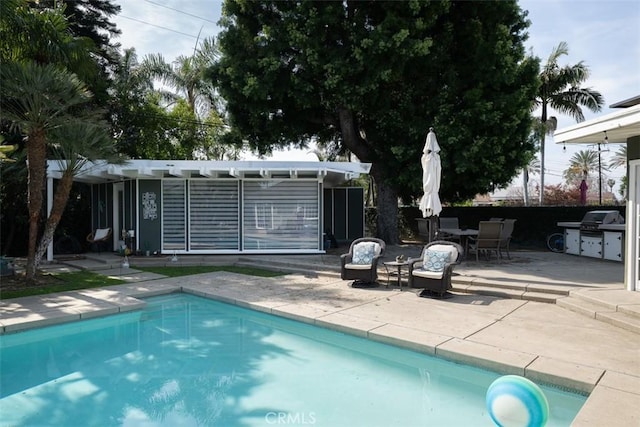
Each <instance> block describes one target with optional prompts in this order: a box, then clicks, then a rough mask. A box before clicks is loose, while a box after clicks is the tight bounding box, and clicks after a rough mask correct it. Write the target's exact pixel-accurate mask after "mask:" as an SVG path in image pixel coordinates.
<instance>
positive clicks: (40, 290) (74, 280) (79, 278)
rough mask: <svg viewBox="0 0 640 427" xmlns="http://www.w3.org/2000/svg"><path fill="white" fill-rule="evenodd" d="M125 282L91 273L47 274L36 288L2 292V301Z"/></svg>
mask: <svg viewBox="0 0 640 427" xmlns="http://www.w3.org/2000/svg"><path fill="white" fill-rule="evenodd" d="M123 283H126V282H125V281H124V280H119V279H114V278H111V277H107V276H103V275H102V274H97V273H93V272H91V271H74V272H72V273H47V274H45V275H43V276H41V277H40V280H39V283H38V284H37V285H35V286H24V287H18V286H14V287H13V288H12V289H6V290H2V292H0V299H11V298H19V297H27V296H31V295H45V294H51V293H54V292H65V291H75V290H78V289H91V288H100V287H102V286H111V285H121V284H123Z"/></svg>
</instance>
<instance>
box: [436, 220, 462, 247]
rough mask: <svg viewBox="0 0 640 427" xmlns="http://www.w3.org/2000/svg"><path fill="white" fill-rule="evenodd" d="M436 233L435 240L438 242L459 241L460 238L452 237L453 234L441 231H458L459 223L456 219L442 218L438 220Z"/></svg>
mask: <svg viewBox="0 0 640 427" xmlns="http://www.w3.org/2000/svg"><path fill="white" fill-rule="evenodd" d="M438 223H439V224H438V233H437V235H436V238H437V239H438V240H457V241H460V236H454V235H453V234H450V233H447V232H446V231H443V229H459V228H460V221H459V220H458V217H442V218H439V219H438Z"/></svg>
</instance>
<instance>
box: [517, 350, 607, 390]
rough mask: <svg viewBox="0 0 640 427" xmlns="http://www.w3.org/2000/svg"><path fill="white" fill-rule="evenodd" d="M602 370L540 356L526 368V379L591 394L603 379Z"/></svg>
mask: <svg viewBox="0 0 640 427" xmlns="http://www.w3.org/2000/svg"><path fill="white" fill-rule="evenodd" d="M604 373H605V371H604V369H602V368H594V367H590V366H584V365H579V364H577V363H570V362H565V361H562V360H557V359H552V358H549V357H543V356H540V357H538V358H536V360H534V361H533V362H532V363H531V364H530V365H529V366H527V367H526V368H525V377H527V378H529V379H530V380H532V381H535V382H542V383H547V384H553V385H555V386H558V387H563V388H568V389H570V390H576V391H579V392H582V393H591V392H592V391H593V389H594V388H595V387H596V384H598V381H600V379H601V378H602V376H603V375H604Z"/></svg>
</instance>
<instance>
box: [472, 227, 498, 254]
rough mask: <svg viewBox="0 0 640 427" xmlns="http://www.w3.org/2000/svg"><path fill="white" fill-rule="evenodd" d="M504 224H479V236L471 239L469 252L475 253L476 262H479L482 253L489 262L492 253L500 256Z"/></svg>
mask: <svg viewBox="0 0 640 427" xmlns="http://www.w3.org/2000/svg"><path fill="white" fill-rule="evenodd" d="M503 227H504V224H503V223H502V222H501V221H480V223H479V224H478V235H477V236H475V237H473V236H470V237H469V252H475V254H476V261H479V255H480V253H483V254H484V256H485V257H486V259H487V260H490V259H491V252H495V253H496V257H497V258H501V255H500V236H501V233H502V228H503Z"/></svg>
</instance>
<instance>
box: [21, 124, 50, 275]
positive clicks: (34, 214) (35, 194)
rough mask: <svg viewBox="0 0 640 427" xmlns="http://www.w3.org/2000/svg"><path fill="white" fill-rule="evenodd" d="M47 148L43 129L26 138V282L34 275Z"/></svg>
mask: <svg viewBox="0 0 640 427" xmlns="http://www.w3.org/2000/svg"><path fill="white" fill-rule="evenodd" d="M46 159H47V147H46V140H45V134H44V129H37V130H35V131H34V132H32V133H31V134H29V136H28V140H27V161H28V170H29V178H28V181H29V183H28V197H29V242H28V243H29V245H28V249H27V265H26V280H27V282H32V281H33V279H34V277H35V275H36V265H35V257H36V244H37V241H38V225H39V224H38V223H39V221H40V212H41V211H42V200H43V193H44V182H45V181H44V179H45V170H46Z"/></svg>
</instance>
